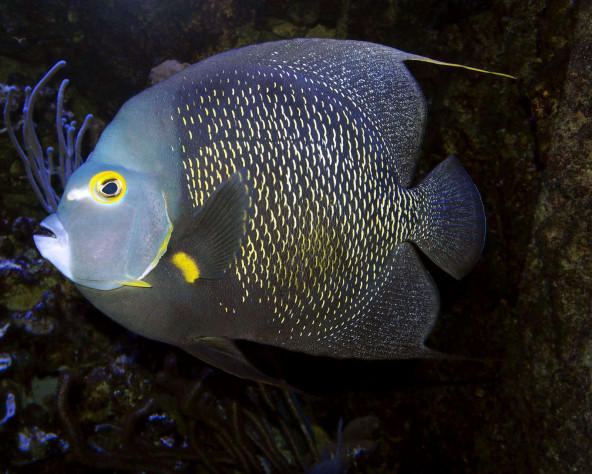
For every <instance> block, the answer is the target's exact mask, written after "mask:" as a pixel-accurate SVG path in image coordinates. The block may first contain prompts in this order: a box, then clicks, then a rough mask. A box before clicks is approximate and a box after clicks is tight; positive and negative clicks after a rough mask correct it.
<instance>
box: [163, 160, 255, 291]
mask: <svg viewBox="0 0 592 474" xmlns="http://www.w3.org/2000/svg"><path fill="white" fill-rule="evenodd" d="M247 173H248V172H247V170H239V171H237V172H236V173H234V174H233V175H231V176H230V177H229V178H228V179H227V180H226V181H224V182H223V183H222V184H221V185H220V187H219V188H218V189H216V191H214V193H213V194H212V195H211V196H210V197H209V198H208V200H207V201H206V202H205V204H204V205H203V206H202V207H201V208H200V209H198V210H197V211H196V212H195V213H194V214H193V216H192V218H191V221H190V222H189V224H188V225H187V227H186V228H185V229H184V230H183V231H182V234H183V236H182V237H181V238H180V239H179V240H178V241H176V242H175V243H174V245H173V246H172V248H171V249H170V252H169V255H168V256H167V258H169V259H170V261H171V263H172V264H173V265H174V266H175V267H177V269H178V270H179V271H180V272H181V273H182V275H183V277H184V279H185V280H186V281H187V282H188V283H193V282H194V281H195V280H197V279H198V278H207V279H218V278H221V277H222V275H223V274H224V272H225V271H226V270H227V269H228V268H230V265H231V264H232V262H233V261H234V258H235V255H236V253H237V252H238V251H239V249H240V243H241V240H242V238H243V236H244V235H245V226H246V222H247V216H248V210H249V208H250V202H251V198H250V195H249V187H248V186H247Z"/></svg>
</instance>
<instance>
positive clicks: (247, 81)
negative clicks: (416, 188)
mask: <svg viewBox="0 0 592 474" xmlns="http://www.w3.org/2000/svg"><path fill="white" fill-rule="evenodd" d="M177 103H178V104H180V105H179V106H178V107H177V109H176V114H175V113H174V112H173V113H172V114H171V116H170V119H171V121H172V122H174V123H175V125H176V127H177V129H178V131H179V135H180V147H181V150H180V151H181V155H182V157H183V158H182V159H183V168H184V171H185V179H186V189H187V197H188V199H189V200H191V202H192V204H193V206H194V207H195V208H199V207H201V206H202V205H203V204H204V202H205V201H206V200H207V198H208V197H209V196H210V195H211V193H212V192H213V191H214V190H215V189H216V188H217V187H218V186H220V185H221V184H222V182H223V181H224V180H225V179H227V178H228V177H229V176H230V175H231V174H232V173H235V172H236V171H237V170H240V169H246V170H248V181H249V186H251V187H252V196H253V203H252V210H251V213H252V214H251V217H250V219H249V221H248V224H247V229H246V235H245V238H244V241H243V244H242V248H241V252H240V253H239V255H238V256H237V258H236V261H235V262H234V265H233V267H234V276H235V278H236V279H238V280H239V281H240V287H241V289H242V293H241V295H239V296H237V298H236V299H235V301H234V303H235V304H234V305H229V303H228V301H225V302H220V304H221V305H225V307H226V310H227V311H231V312H232V313H237V312H238V313H241V312H242V313H244V312H248V313H250V314H251V315H258V317H262V316H261V315H265V314H268V313H270V314H271V321H270V327H272V328H274V330H273V332H272V333H273V334H274V336H273V337H274V341H273V342H274V343H278V344H280V345H283V346H284V347H292V346H294V347H295V344H296V343H295V342H292V341H295V340H297V341H298V346H299V347H301V346H302V344H303V338H304V339H306V338H312V339H313V340H315V341H319V340H322V339H327V338H328V339H334V338H338V337H339V334H340V333H341V332H343V331H344V329H346V328H347V327H348V326H349V325H351V324H353V323H354V322H355V321H354V320H355V319H356V318H360V316H361V315H362V314H364V312H365V311H367V310H368V307H369V305H370V304H371V302H372V300H373V297H375V296H376V295H377V294H378V292H379V290H380V282H381V281H383V280H384V278H383V277H384V275H382V274H383V273H384V271H385V268H387V262H388V261H389V256H390V255H391V252H392V250H393V248H394V247H395V246H396V245H397V244H398V243H399V242H401V241H403V240H405V239H406V238H407V236H408V235H409V234H410V233H411V232H412V230H413V229H412V228H411V227H410V225H409V224H410V223H411V222H412V221H413V219H412V218H411V214H412V206H411V197H409V198H407V197H406V196H407V195H409V196H410V194H409V193H408V192H407V191H406V190H404V189H402V188H400V187H398V186H397V185H396V184H395V182H394V181H395V180H394V179H393V176H392V173H391V172H390V169H389V167H388V165H387V164H385V162H384V160H383V159H382V157H383V156H387V155H388V152H387V151H386V148H385V143H384V141H383V139H382V137H381V136H380V134H379V133H378V131H377V130H376V129H375V128H374V127H373V126H372V123H371V122H370V121H369V120H368V119H367V117H366V116H365V114H364V111H363V110H361V109H360V108H359V107H357V106H356V104H355V103H354V102H352V101H351V100H349V99H348V98H347V97H345V96H344V95H343V91H341V90H340V89H336V88H332V87H331V84H330V82H328V81H324V80H319V79H314V78H311V77H308V76H307V75H306V74H299V73H297V72H294V71H293V70H291V68H285V69H284V68H283V67H282V65H281V64H278V65H276V67H275V68H273V69H272V68H268V69H267V70H265V69H262V68H260V69H258V70H256V71H253V72H247V71H244V70H240V71H239V70H221V71H218V72H217V73H216V74H215V75H214V76H213V77H210V78H208V79H206V80H201V81H195V82H193V83H187V84H184V85H183V86H182V88H181V92H180V97H179V99H178V101H177ZM397 203H399V204H397ZM381 277H382V278H381ZM329 346H330V344H329Z"/></svg>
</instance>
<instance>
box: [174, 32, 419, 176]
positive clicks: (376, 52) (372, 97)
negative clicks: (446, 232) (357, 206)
mask: <svg viewBox="0 0 592 474" xmlns="http://www.w3.org/2000/svg"><path fill="white" fill-rule="evenodd" d="M408 57H409V55H408V54H407V53H404V52H402V51H399V50H397V49H394V48H390V47H387V46H382V45H378V44H373V43H367V42H362V41H341V40H331V39H321V38H306V39H294V40H285V41H276V42H271V43H263V44H258V45H252V46H246V47H244V48H240V49H236V50H232V51H228V52H226V53H222V54H219V55H216V56H213V57H211V58H208V59H205V60H203V61H201V62H200V63H198V64H196V65H194V66H190V67H189V68H187V69H185V70H184V71H183V74H192V73H193V74H197V73H198V71H199V76H200V77H206V76H207V75H208V74H211V75H212V76H214V75H216V74H219V73H220V71H225V72H227V73H229V74H236V73H238V74H246V73H249V74H251V73H253V72H254V71H255V72H256V73H261V74H264V73H265V74H269V73H270V71H271V72H273V73H274V74H275V73H276V72H277V73H279V74H282V73H287V74H292V77H294V76H296V77H297V78H298V79H302V80H303V81H304V79H305V78H306V80H307V81H309V84H310V83H311V82H312V83H314V84H315V86H318V87H326V88H327V89H329V90H330V91H331V92H332V93H334V94H338V95H339V96H340V97H341V98H342V99H344V102H345V103H349V104H350V105H352V106H353V108H356V109H357V110H360V111H361V112H363V114H364V115H365V116H366V117H367V118H368V120H369V121H370V122H371V123H372V124H373V125H374V127H375V128H376V129H377V130H378V132H379V135H380V136H381V137H382V139H383V140H384V142H385V146H384V153H386V156H381V158H383V159H385V160H386V162H387V163H388V164H389V167H390V168H391V169H392V170H393V176H394V177H395V179H396V182H397V183H399V184H401V185H403V186H405V187H408V186H409V185H411V181H412V176H413V173H414V170H415V166H416V163H417V160H418V158H419V151H420V145H421V142H422V139H423V131H424V126H425V120H426V105H425V99H424V96H423V93H422V92H421V89H420V88H419V85H418V84H417V82H416V81H415V79H414V78H413V76H412V75H411V73H410V72H409V70H408V69H407V68H406V67H405V65H404V64H403V61H404V60H405V59H407V58H408ZM194 71H195V72H194ZM173 77H174V76H173Z"/></svg>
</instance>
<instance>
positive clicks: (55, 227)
mask: <svg viewBox="0 0 592 474" xmlns="http://www.w3.org/2000/svg"><path fill="white" fill-rule="evenodd" d="M40 225H41V227H44V228H45V229H47V230H49V231H50V232H51V233H53V235H54V236H55V237H49V236H45V235H34V236H33V240H35V245H36V246H37V249H38V250H39V253H41V255H42V256H43V257H44V258H46V259H47V260H49V261H50V262H51V263H53V264H54V265H55V267H56V268H57V269H58V270H59V271H60V272H62V273H63V274H64V276H66V277H68V278H69V279H70V280H72V279H73V278H72V269H71V263H70V244H69V242H68V233H67V232H66V229H64V226H63V225H62V223H61V222H60V220H59V219H58V216H57V215H55V214H50V215H49V216H47V217H46V218H45V219H43V221H42V222H41V224H40Z"/></svg>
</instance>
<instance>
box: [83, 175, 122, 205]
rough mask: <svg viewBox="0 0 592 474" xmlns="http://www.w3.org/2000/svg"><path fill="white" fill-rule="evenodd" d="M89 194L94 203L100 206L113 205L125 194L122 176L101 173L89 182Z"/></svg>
mask: <svg viewBox="0 0 592 474" xmlns="http://www.w3.org/2000/svg"><path fill="white" fill-rule="evenodd" d="M89 186H90V192H91V195H92V197H93V198H94V200H95V201H97V202H99V203H101V204H115V203H119V202H121V200H122V199H123V198H124V197H125V195H126V194H127V185H126V182H125V179H124V178H123V176H121V175H120V174H119V173H116V172H115V171H101V172H100V173H98V174H96V175H95V176H93V178H92V179H91V180H90V185H89Z"/></svg>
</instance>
